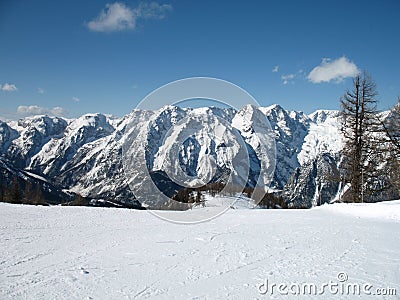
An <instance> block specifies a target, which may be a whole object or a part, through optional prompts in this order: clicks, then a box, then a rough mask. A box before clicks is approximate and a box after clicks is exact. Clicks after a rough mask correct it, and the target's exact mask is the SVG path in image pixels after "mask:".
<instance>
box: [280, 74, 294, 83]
mask: <svg viewBox="0 0 400 300" xmlns="http://www.w3.org/2000/svg"><path fill="white" fill-rule="evenodd" d="M294 77H295V75H294V74H288V75H282V76H281V79H282V81H283V84H288V83H289V82H291V83H293V79H294Z"/></svg>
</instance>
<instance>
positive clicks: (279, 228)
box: [0, 201, 400, 299]
mask: <svg viewBox="0 0 400 300" xmlns="http://www.w3.org/2000/svg"><path fill="white" fill-rule="evenodd" d="M373 205H375V208H374V206H373ZM385 205H386V206H385ZM348 207H350V206H346V205H344V204H335V205H329V206H328V205H326V206H323V207H319V208H315V209H310V210H245V209H241V210H240V209H237V210H229V211H228V212H227V213H225V214H224V215H222V216H220V217H218V218H216V219H214V220H212V221H209V222H206V223H201V224H196V225H178V224H172V223H168V222H165V221H163V220H160V219H158V218H156V217H154V216H153V215H151V214H150V213H148V212H146V211H136V210H125V209H113V208H85V207H60V206H54V207H33V206H20V205H9V204H0V240H1V243H0V253H1V254H0V299H148V298H149V299H268V298H273V299H276V298H282V299H290V298H292V297H293V296H292V297H291V296H290V295H288V296H281V295H279V294H278V295H276V294H274V295H272V296H269V295H261V294H259V293H258V289H257V286H258V285H259V284H260V283H262V282H263V281H265V279H268V280H269V282H276V283H280V282H287V283H290V282H310V283H316V284H318V283H325V282H328V281H329V280H336V279H337V277H336V276H337V274H338V273H339V272H346V273H347V274H348V276H349V282H359V283H365V282H368V283H370V284H372V285H373V286H374V287H388V286H390V287H394V288H397V297H399V293H400V284H399V278H400V257H399V250H400V249H399V248H400V247H399V246H400V235H399V234H398V233H399V232H400V215H399V214H397V215H396V214H395V216H397V217H398V218H397V217H393V215H394V214H393V211H397V212H399V208H400V202H399V201H394V202H392V203H391V205H389V204H372V205H358V206H357V205H351V208H350V209H347V208H348ZM353 207H356V208H358V210H355V209H354V208H353ZM378 207H379V210H378V211H379V218H378V217H376V218H371V217H370V216H373V211H374V210H376V209H377V208H378ZM385 208H386V211H387V212H391V214H390V216H391V217H388V218H385V217H384V214H383V211H384V210H385ZM183 213H184V212H183ZM364 297H371V296H364ZM311 298H315V296H311ZM321 298H323V299H329V298H332V299H346V296H334V295H330V294H325V295H324V296H322V297H321ZM350 298H351V297H350V296H348V299H350ZM372 298H373V297H371V299H372ZM387 299H396V296H391V297H390V296H388V297H387ZM397 299H398V298H397Z"/></svg>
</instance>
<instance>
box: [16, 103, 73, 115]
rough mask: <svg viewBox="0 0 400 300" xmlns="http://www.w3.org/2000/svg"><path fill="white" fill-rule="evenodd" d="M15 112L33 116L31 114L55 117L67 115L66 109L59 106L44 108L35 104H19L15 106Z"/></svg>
mask: <svg viewBox="0 0 400 300" xmlns="http://www.w3.org/2000/svg"><path fill="white" fill-rule="evenodd" d="M17 113H18V114H19V115H21V116H25V117H26V116H33V115H53V116H57V117H62V116H65V115H67V111H66V110H65V109H64V108H62V107H59V106H56V107H53V108H46V107H41V106H37V105H29V106H25V105H20V106H18V108H17Z"/></svg>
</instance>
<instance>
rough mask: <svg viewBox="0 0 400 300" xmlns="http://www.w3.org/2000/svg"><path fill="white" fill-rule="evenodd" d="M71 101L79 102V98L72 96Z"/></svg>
mask: <svg viewBox="0 0 400 300" xmlns="http://www.w3.org/2000/svg"><path fill="white" fill-rule="evenodd" d="M72 101H75V102H79V101H81V99H79V98H78V97H72Z"/></svg>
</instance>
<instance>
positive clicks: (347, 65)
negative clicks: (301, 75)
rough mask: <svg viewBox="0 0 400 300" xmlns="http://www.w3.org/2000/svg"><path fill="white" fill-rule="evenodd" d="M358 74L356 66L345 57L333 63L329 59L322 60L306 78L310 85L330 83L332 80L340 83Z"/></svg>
mask: <svg viewBox="0 0 400 300" xmlns="http://www.w3.org/2000/svg"><path fill="white" fill-rule="evenodd" d="M359 72H360V71H359V69H358V67H357V66H356V64H355V63H353V62H351V61H350V60H349V59H348V58H347V57H345V56H342V57H340V58H338V59H335V60H333V61H331V59H329V58H324V59H322V62H321V64H320V65H319V66H316V67H315V68H314V69H312V70H311V72H310V74H308V76H307V78H308V80H310V81H311V82H312V83H321V82H330V81H332V80H333V81H335V82H341V81H343V79H345V78H347V77H354V76H355V75H357V74H358V73H359Z"/></svg>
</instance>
